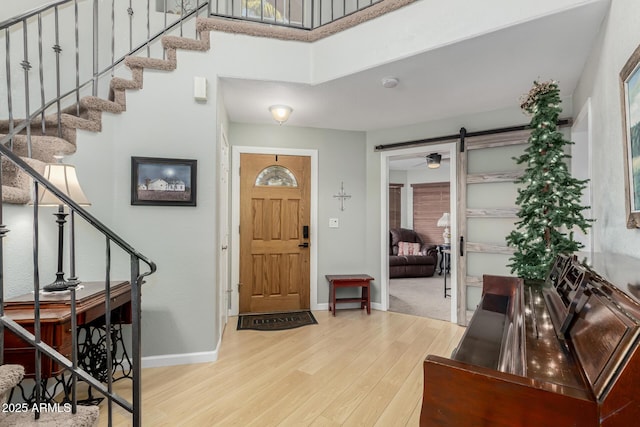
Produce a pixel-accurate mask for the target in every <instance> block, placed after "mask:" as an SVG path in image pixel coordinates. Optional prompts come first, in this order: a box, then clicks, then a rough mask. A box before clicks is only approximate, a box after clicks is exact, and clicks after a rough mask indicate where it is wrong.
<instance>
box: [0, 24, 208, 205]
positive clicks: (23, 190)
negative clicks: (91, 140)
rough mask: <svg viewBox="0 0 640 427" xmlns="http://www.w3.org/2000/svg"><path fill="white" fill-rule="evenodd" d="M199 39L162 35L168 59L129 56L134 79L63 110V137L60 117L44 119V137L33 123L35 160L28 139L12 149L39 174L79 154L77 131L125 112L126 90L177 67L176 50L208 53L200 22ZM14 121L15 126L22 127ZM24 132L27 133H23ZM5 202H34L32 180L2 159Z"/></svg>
mask: <svg viewBox="0 0 640 427" xmlns="http://www.w3.org/2000/svg"><path fill="white" fill-rule="evenodd" d="M196 29H197V31H198V34H199V36H200V38H199V39H198V40H194V39H188V38H184V37H176V36H163V37H162V46H163V48H164V50H165V53H166V59H156V58H145V57H137V56H130V57H127V58H126V59H125V61H124V62H125V64H126V66H127V67H129V69H130V70H131V75H132V76H131V77H132V78H131V79H130V80H129V79H124V78H121V77H114V78H113V79H111V82H110V85H109V86H110V90H109V97H108V99H102V98H98V97H94V96H87V97H84V98H81V99H80V108H79V111H80V114H78V113H77V111H78V107H77V106H76V105H73V106H71V107H68V108H66V109H64V110H63V113H62V115H61V118H60V122H61V137H58V136H56V135H57V134H58V132H57V129H58V117H57V114H53V115H51V116H46V117H45V119H44V120H45V125H46V126H45V128H46V129H47V130H46V132H45V134H43V133H42V122H41V121H39V120H33V121H32V122H31V143H32V157H31V158H28V157H27V136H26V135H17V136H16V137H15V138H14V140H13V150H14V152H15V153H16V154H18V155H19V156H21V157H22V158H23V159H24V160H25V161H26V162H27V163H28V164H29V166H31V167H32V168H34V169H35V170H36V171H38V172H39V173H42V172H43V171H44V166H45V164H46V163H51V162H54V155H58V154H61V155H65V156H66V155H69V154H73V153H74V152H75V151H76V130H77V129H84V130H89V131H93V132H100V130H101V129H102V112H103V111H107V112H110V113H121V112H123V111H125V110H126V106H127V101H126V91H127V90H135V89H141V88H142V82H143V74H144V69H145V68H151V69H155V70H165V71H172V70H174V69H175V68H176V50H177V49H185V50H195V51H206V50H209V45H210V43H209V33H210V32H209V29H208V28H206V25H205V22H204V21H203V20H201V19H198V20H197V21H196ZM20 123H21V122H20V121H18V120H15V121H14V126H18V125H20ZM8 131H9V122H8V121H6V120H5V121H0V137H3V136H5V135H6V134H7V132H8ZM23 133H24V132H23ZM2 184H3V185H2V201H3V202H5V203H13V204H26V203H28V202H29V201H30V200H31V181H30V178H29V177H28V176H27V175H26V174H25V173H24V172H23V171H21V170H20V169H18V168H17V167H16V166H15V165H14V164H13V163H12V162H11V161H9V160H7V159H5V158H2Z"/></svg>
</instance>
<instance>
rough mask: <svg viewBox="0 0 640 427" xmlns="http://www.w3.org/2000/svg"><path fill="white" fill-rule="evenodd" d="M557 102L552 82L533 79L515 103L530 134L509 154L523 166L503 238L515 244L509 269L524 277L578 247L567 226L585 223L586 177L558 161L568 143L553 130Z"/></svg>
mask: <svg viewBox="0 0 640 427" xmlns="http://www.w3.org/2000/svg"><path fill="white" fill-rule="evenodd" d="M560 102H561V101H560V89H559V88H558V84H557V82H555V81H549V82H543V83H540V82H534V84H533V88H532V89H531V91H529V93H528V94H526V95H525V97H524V99H523V102H522V104H521V105H520V108H522V109H523V110H524V111H525V112H526V113H529V114H530V115H531V116H532V119H531V123H530V128H531V136H530V137H529V146H528V147H527V149H526V150H525V154H523V155H522V156H520V157H519V158H517V159H515V160H516V161H517V163H518V164H522V163H524V164H526V169H525V171H524V175H523V176H522V177H521V178H520V179H519V180H518V181H517V182H519V183H521V184H523V185H522V187H521V188H520V189H519V190H518V197H517V199H516V204H517V205H518V206H519V207H520V210H519V211H518V218H519V220H518V221H517V222H516V229H515V230H514V231H512V232H511V233H510V234H509V235H508V236H507V243H508V244H509V246H512V247H515V253H514V254H513V257H511V258H510V261H511V264H509V267H511V272H512V273H513V272H515V273H517V274H518V276H520V277H524V278H526V279H543V278H544V277H545V275H546V273H547V271H548V270H549V267H550V266H551V263H552V262H553V260H554V259H555V257H556V256H557V255H558V254H560V253H562V254H571V253H573V252H575V251H577V250H579V249H580V248H582V246H583V245H582V244H581V243H580V242H577V241H575V240H574V239H573V229H574V227H578V228H580V229H581V230H582V231H583V232H586V230H587V228H589V227H590V226H591V220H588V219H585V218H584V216H583V214H582V211H583V210H585V209H587V207H585V206H581V205H580V198H581V195H582V191H583V190H584V188H585V187H586V183H587V181H581V180H578V179H575V178H573V177H572V176H571V173H570V172H569V170H568V168H567V165H566V163H565V162H564V159H566V158H569V157H570V156H569V155H567V154H566V153H565V146H566V145H568V144H573V143H572V142H571V141H568V140H566V139H565V138H564V136H563V135H562V133H561V132H560V131H558V129H557V123H558V117H559V115H560V112H561V111H562V108H561V107H560Z"/></svg>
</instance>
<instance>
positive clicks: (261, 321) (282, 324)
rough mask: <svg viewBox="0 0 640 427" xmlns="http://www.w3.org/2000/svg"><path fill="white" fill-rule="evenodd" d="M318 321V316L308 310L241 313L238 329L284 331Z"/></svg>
mask: <svg viewBox="0 0 640 427" xmlns="http://www.w3.org/2000/svg"><path fill="white" fill-rule="evenodd" d="M317 323H318V321H317V320H316V318H315V317H313V314H311V312H310V311H308V310H307V311H291V312H288V313H265V314H241V315H240V316H238V330H240V329H255V330H256V331H282V330H285V329H293V328H299V327H300V326H306V325H313V324H317Z"/></svg>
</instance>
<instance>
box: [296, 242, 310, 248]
mask: <svg viewBox="0 0 640 427" xmlns="http://www.w3.org/2000/svg"><path fill="white" fill-rule="evenodd" d="M298 247H299V248H308V247H309V243H307V242H304V243H301V244H299V245H298Z"/></svg>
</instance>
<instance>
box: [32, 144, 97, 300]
mask: <svg viewBox="0 0 640 427" xmlns="http://www.w3.org/2000/svg"><path fill="white" fill-rule="evenodd" d="M56 158H57V159H58V163H50V164H47V165H46V166H45V168H44V173H43V176H44V177H45V178H46V179H47V180H49V181H50V182H51V183H52V184H53V185H55V186H56V187H57V188H58V190H60V191H61V192H62V193H64V194H65V195H66V196H67V197H69V198H70V199H71V200H73V201H74V202H76V203H77V204H79V205H80V206H90V205H91V203H90V202H89V200H88V199H87V196H85V195H84V192H83V191H82V188H80V183H79V182H78V177H77V175H76V168H75V166H72V165H67V164H64V163H61V160H62V157H56ZM38 205H39V206H57V207H58V212H56V213H54V214H53V215H54V216H55V217H56V218H57V219H56V222H57V223H58V272H57V273H56V279H55V280H54V281H53V282H52V283H50V284H48V285H46V286H45V287H44V288H42V289H43V290H44V291H45V292H56V291H65V290H67V288H69V287H70V286H75V285H76V284H77V283H78V281H77V278H75V277H70V278H69V280H65V278H64V271H63V270H62V269H63V266H62V259H63V256H62V252H63V246H64V224H65V223H66V222H67V221H66V217H67V215H68V214H67V213H66V212H65V211H64V206H65V205H64V204H63V203H62V201H61V200H60V199H58V197H57V196H56V195H55V194H53V193H51V192H50V191H49V190H47V189H46V188H45V189H44V191H42V193H41V194H40V197H39V198H38ZM74 228H75V227H74V221H73V211H72V212H71V242H70V244H71V245H72V248H73V245H74V239H75V237H74V232H75V230H74ZM70 266H71V275H72V276H75V251H74V250H72V251H71V259H70Z"/></svg>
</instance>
